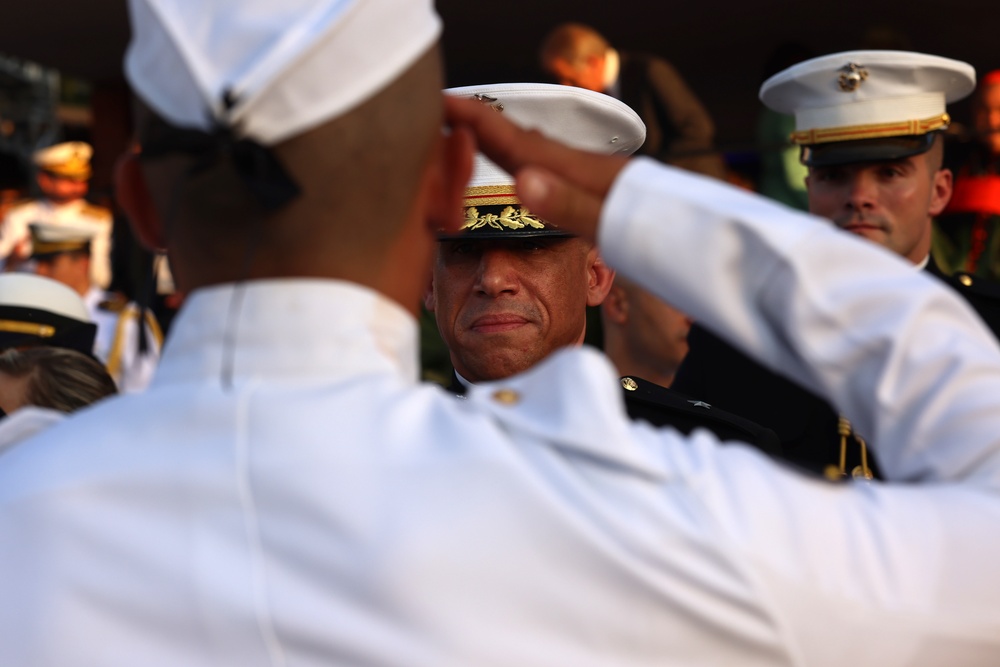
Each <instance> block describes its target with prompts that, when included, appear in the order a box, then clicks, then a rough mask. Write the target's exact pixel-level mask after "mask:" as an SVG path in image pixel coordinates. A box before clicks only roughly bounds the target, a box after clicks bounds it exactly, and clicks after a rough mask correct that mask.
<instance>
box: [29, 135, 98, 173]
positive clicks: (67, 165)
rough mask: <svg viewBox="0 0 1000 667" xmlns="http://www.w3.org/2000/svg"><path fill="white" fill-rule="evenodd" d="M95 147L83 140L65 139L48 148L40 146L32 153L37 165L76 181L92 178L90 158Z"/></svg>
mask: <svg viewBox="0 0 1000 667" xmlns="http://www.w3.org/2000/svg"><path fill="white" fill-rule="evenodd" d="M93 154H94V149H93V148H91V147H90V144H88V143H85V142H83V141H65V142H63V143H61V144H55V145H53V146H49V147H47V148H40V149H38V150H37V151H35V152H34V154H32V156H31V159H32V162H34V163H35V166H36V167H38V168H39V169H41V170H42V171H46V172H48V173H50V174H53V175H55V176H61V177H63V178H69V179H72V180H74V181H86V180H89V179H90V158H91V157H92V156H93Z"/></svg>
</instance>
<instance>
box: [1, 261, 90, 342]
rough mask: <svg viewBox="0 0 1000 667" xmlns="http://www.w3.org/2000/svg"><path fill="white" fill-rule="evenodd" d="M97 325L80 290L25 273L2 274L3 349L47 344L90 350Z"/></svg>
mask: <svg viewBox="0 0 1000 667" xmlns="http://www.w3.org/2000/svg"><path fill="white" fill-rule="evenodd" d="M96 336H97V325H96V324H94V323H93V322H91V321H90V316H89V315H88V314H87V306H86V305H85V304H84V302H83V299H82V298H81V297H80V295H79V294H77V293H76V292H74V291H73V290H72V289H70V288H69V287H66V286H65V285H63V284H62V283H59V282H57V281H55V280H51V279H49V278H42V277H41V276H33V275H29V274H26V273H4V274H0V350H6V349H8V348H12V347H18V348H23V347H32V346H36V345H45V346H48V347H61V348H67V349H70V350H76V351H77V352H81V353H83V354H91V353H92V351H93V349H94V339H95V338H96Z"/></svg>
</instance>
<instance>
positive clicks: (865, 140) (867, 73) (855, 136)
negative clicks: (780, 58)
mask: <svg viewBox="0 0 1000 667" xmlns="http://www.w3.org/2000/svg"><path fill="white" fill-rule="evenodd" d="M975 85H976V72H975V69H973V67H972V66H971V65H969V64H967V63H964V62H961V61H958V60H951V59H949V58H942V57H940V56H933V55H928V54H924V53H913V52H909V51H846V52H843V53H834V54H831V55H827V56H821V57H819V58H812V59H810V60H806V61H805V62H801V63H798V64H797V65H793V66H792V67H789V68H788V69H785V70H783V71H781V72H778V73H777V74H775V75H774V76H772V77H771V78H769V79H768V80H767V81H765V82H764V83H763V85H762V86H761V88H760V100H761V102H763V103H764V104H765V105H766V106H767V107H769V108H771V109H773V110H774V111H778V112H781V113H786V114H793V115H794V116H795V132H793V133H792V137H791V139H792V142H793V143H796V144H799V145H801V146H802V147H803V150H802V161H803V162H804V163H805V164H807V165H810V166H827V165H836V164H847V163H852V162H870V161H878V160H895V159H902V158H905V157H909V156H911V155H917V154H920V153H923V152H926V151H927V150H929V149H930V147H931V146H932V145H933V143H934V138H935V136H936V134H937V132H938V131H940V130H944V129H946V128H947V127H948V124H949V123H950V120H951V119H950V118H949V116H948V113H947V112H946V111H945V107H946V105H947V104H949V103H951V102H955V101H957V100H960V99H962V98H963V97H966V96H967V95H969V94H970V93H971V92H972V91H973V90H974V88H975Z"/></svg>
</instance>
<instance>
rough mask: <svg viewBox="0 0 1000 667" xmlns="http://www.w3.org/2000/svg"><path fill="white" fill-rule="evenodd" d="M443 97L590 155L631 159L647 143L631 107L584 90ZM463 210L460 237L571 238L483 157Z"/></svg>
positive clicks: (500, 90)
mask: <svg viewBox="0 0 1000 667" xmlns="http://www.w3.org/2000/svg"><path fill="white" fill-rule="evenodd" d="M445 93H446V94H448V95H451V96H453V97H466V98H472V99H476V100H479V101H480V102H481V103H483V104H487V105H489V106H491V107H492V108H493V109H495V110H496V111H497V112H499V113H502V114H503V115H504V116H506V117H508V118H509V119H510V120H511V121H513V122H514V123H515V124H517V125H519V126H521V127H523V128H525V129H533V130H538V131H539V132H541V133H542V134H544V135H545V136H547V137H550V138H552V139H556V140H557V141H560V142H562V143H564V144H567V145H569V146H571V147H573V148H577V149H580V150H585V151H590V152H592V153H604V154H607V155H615V154H618V155H630V154H632V153H634V152H635V151H637V150H638V149H639V147H640V146H642V142H643V141H645V139H646V126H645V125H644V124H643V122H642V120H641V119H640V118H639V115H638V114H637V113H636V112H635V111H633V110H632V109H631V108H629V107H628V105H626V104H624V103H623V102H621V101H619V100H616V99H615V98H613V97H610V96H608V95H604V94H603V93H595V92H593V91H590V90H585V89H583V88H576V87H574V86H560V85H556V84H547V83H501V84H493V85H483V86H465V87H462V88H449V89H448V90H446V91H445ZM464 206H465V215H466V222H465V225H464V226H463V228H462V232H463V233H464V232H466V231H471V232H475V233H476V236H477V238H487V237H492V238H512V237H518V236H538V235H548V236H555V235H558V236H567V234H566V233H565V232H563V231H561V230H559V229H557V228H555V227H553V226H552V225H551V224H549V223H547V222H545V221H544V220H541V219H539V218H537V217H535V216H533V215H531V213H530V212H528V211H527V210H526V209H525V208H524V207H522V206H521V205H520V201H519V200H518V198H517V194H516V192H515V187H514V177H513V176H511V175H510V174H508V173H507V172H506V171H504V170H503V169H501V168H500V167H499V166H497V165H496V164H495V163H493V162H491V161H490V160H489V159H488V158H486V156H484V155H483V154H481V153H479V154H477V155H476V158H475V163H474V166H473V172H472V179H471V180H470V181H469V185H468V187H467V188H466V191H465V200H464ZM442 238H453V236H443V237H442Z"/></svg>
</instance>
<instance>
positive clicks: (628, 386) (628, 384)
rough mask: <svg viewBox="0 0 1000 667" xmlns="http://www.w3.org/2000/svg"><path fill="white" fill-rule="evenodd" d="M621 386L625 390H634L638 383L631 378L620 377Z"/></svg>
mask: <svg viewBox="0 0 1000 667" xmlns="http://www.w3.org/2000/svg"><path fill="white" fill-rule="evenodd" d="M622 387H624V388H625V390H626V391H635V390H636V389H638V388H639V383H638V382H636V381H635V380H633V379H632V378H622Z"/></svg>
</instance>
